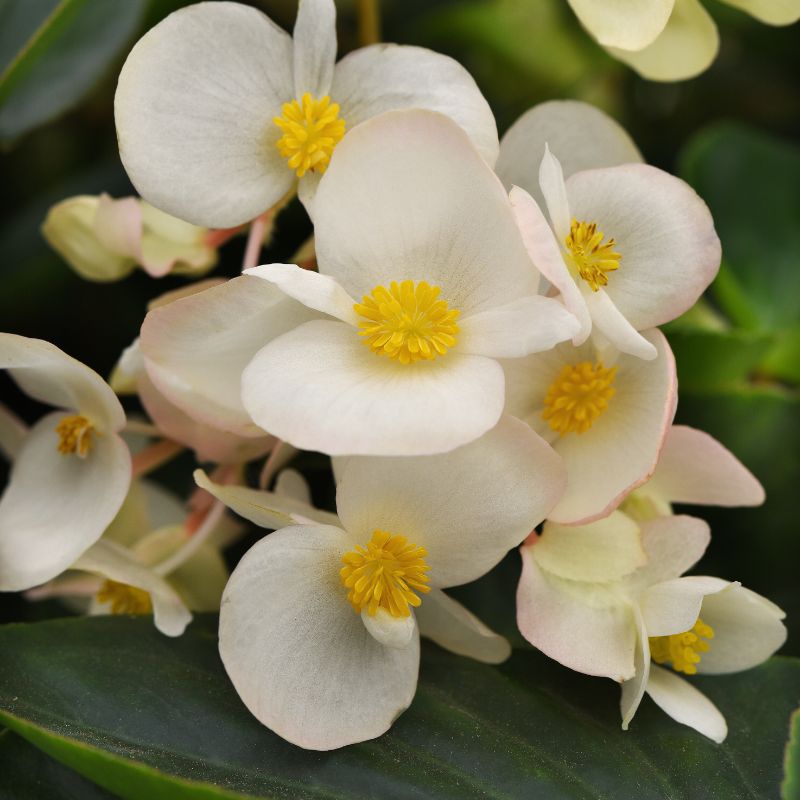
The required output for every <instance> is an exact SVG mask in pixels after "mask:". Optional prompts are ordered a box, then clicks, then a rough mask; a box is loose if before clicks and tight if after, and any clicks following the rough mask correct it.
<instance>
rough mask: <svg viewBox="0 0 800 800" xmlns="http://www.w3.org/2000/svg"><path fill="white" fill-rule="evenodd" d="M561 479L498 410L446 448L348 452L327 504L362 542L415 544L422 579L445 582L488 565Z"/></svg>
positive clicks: (522, 531)
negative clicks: (488, 423) (495, 419)
mask: <svg viewBox="0 0 800 800" xmlns="http://www.w3.org/2000/svg"><path fill="white" fill-rule="evenodd" d="M563 486H564V473H563V468H562V466H561V464H560V461H559V459H558V456H556V455H555V453H554V452H553V451H552V449H551V448H550V447H549V446H548V445H547V444H546V443H545V442H544V441H543V440H542V439H541V438H539V437H538V436H536V435H535V434H534V433H533V432H532V431H530V430H529V429H528V428H527V426H526V425H525V424H524V423H522V422H520V421H519V420H517V419H514V418H513V417H504V418H503V419H502V420H501V421H500V423H499V424H498V425H497V427H495V428H494V429H493V430H491V431H490V432H489V433H487V434H485V435H484V436H482V437H481V438H480V439H478V440H477V441H475V442H472V443H471V444H468V445H465V446H464V447H460V448H458V449H457V450H454V451H452V452H450V453H444V454H439V455H434V456H427V457H425V458H351V459H348V461H347V465H346V466H345V468H344V471H343V474H342V476H341V479H340V481H339V485H338V486H337V488H336V506H337V509H338V511H339V517H340V518H341V520H342V525H343V527H344V528H345V530H346V531H347V532H348V533H349V534H350V536H352V537H353V538H354V539H355V540H356V541H358V542H359V543H360V544H362V545H365V544H366V543H367V542H368V541H369V540H370V538H371V537H372V534H373V533H374V532H375V531H376V530H382V531H387V532H389V533H392V534H395V535H400V536H405V537H406V538H407V539H408V541H409V542H412V543H413V544H415V545H418V546H420V547H424V548H425V550H426V551H427V554H426V556H425V561H426V562H427V564H428V565H429V566H430V568H431V569H430V572H429V573H428V577H429V578H430V581H431V585H432V586H435V587H438V588H446V587H448V586H455V585H458V584H461V583H467V582H468V581H472V580H475V579H476V578H479V577H480V576H481V575H483V574H484V573H486V572H488V571H489V570H490V569H491V568H492V567H493V566H494V565H495V564H497V563H498V562H499V561H500V560H501V559H502V558H503V556H504V555H505V554H506V553H507V552H508V551H509V550H510V549H511V548H512V547H514V546H516V545H518V544H519V543H520V542H521V541H522V540H523V539H525V537H526V536H527V535H528V534H529V533H530V532H531V530H533V528H534V527H536V525H538V524H539V523H540V522H541V521H542V520H543V519H544V518H545V516H546V515H547V512H548V510H549V509H550V508H551V507H552V506H553V504H554V503H555V501H556V500H557V499H558V497H559V495H560V493H561V491H562V489H563ZM424 602H425V601H424V598H423V603H424Z"/></svg>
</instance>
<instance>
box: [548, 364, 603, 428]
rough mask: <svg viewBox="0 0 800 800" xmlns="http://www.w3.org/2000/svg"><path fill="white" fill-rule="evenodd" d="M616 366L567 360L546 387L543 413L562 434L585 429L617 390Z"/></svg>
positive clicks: (550, 423)
mask: <svg viewBox="0 0 800 800" xmlns="http://www.w3.org/2000/svg"><path fill="white" fill-rule="evenodd" d="M616 372H617V368H616V367H610V368H609V369H606V368H605V367H604V366H603V365H602V364H599V363H598V364H592V363H590V362H589V361H581V362H580V364H567V365H566V366H565V367H564V368H563V369H562V370H561V372H559V373H558V377H557V378H556V379H555V380H554V381H553V383H552V384H551V386H550V388H549V389H548V390H547V395H546V396H545V398H544V411H542V417H543V418H544V419H545V420H547V422H548V424H549V425H550V427H551V428H552V429H553V430H554V431H557V432H558V433H560V434H562V435H563V434H565V433H573V432H575V433H586V431H588V430H589V428H591V427H592V425H594V423H595V422H596V421H597V418H598V417H599V416H601V415H602V414H603V412H604V411H605V410H606V409H607V408H608V401H609V400H610V399H611V398H612V397H613V396H614V394H615V393H616V389H614V387H613V385H612V384H613V383H614V376H615V374H616Z"/></svg>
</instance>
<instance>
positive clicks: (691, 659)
mask: <svg viewBox="0 0 800 800" xmlns="http://www.w3.org/2000/svg"><path fill="white" fill-rule="evenodd" d="M713 638H714V629H713V628H712V627H711V626H710V625H706V624H705V622H703V620H701V619H700V618H699V617H698V618H697V622H695V624H694V626H693V627H692V628H691V629H690V630H688V631H684V632H683V633H673V634H672V636H651V637H650V638H649V642H650V657H651V658H652V659H653V661H655V662H656V664H670V665H671V666H672V669H674V670H675V672H683V673H685V674H686V675H694V674H695V673H696V672H697V664H699V663H700V658H701V656H700V653H706V652H708V649H709V648H710V647H711V645H710V644H709V643H708V642H707V641H706V639H713Z"/></svg>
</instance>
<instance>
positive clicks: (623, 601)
mask: <svg viewBox="0 0 800 800" xmlns="http://www.w3.org/2000/svg"><path fill="white" fill-rule="evenodd" d="M708 541H709V530H708V526H707V525H706V523H705V522H703V521H702V520H699V519H695V518H693V517H686V516H675V517H661V518H658V519H653V520H651V521H649V522H646V523H644V524H643V525H641V527H640V526H639V524H637V523H636V522H635V521H634V520H632V519H631V518H629V517H627V516H626V515H625V514H623V513H622V512H620V511H615V512H613V513H612V514H611V515H610V516H609V517H606V518H605V519H601V520H598V521H597V522H593V523H591V524H590V525H584V526H576V527H566V526H562V525H557V524H554V523H546V524H545V526H544V530H543V532H542V534H541V536H536V535H535V534H534V535H532V536H531V538H530V539H529V540H528V541H527V542H526V543H525V545H524V546H523V547H522V564H523V566H522V576H521V578H520V583H519V588H518V591H517V623H518V625H519V629H520V631H521V632H522V634H523V636H525V638H526V639H527V640H528V641H530V642H531V643H532V644H533V645H534V646H536V647H538V648H539V649H540V650H542V651H543V652H544V653H545V654H546V655H548V656H550V657H551V658H553V659H555V660H556V661H558V662H560V663H561V664H564V665H565V666H567V667H569V668H571V669H574V670H577V671H578V672H584V673H586V674H588V675H597V676H603V677H608V678H612V679H613V680H615V681H618V682H620V683H621V684H622V700H621V711H622V727H623V728H624V729H627V728H628V725H629V724H630V721H631V719H632V718H633V715H634V714H635V713H636V710H637V708H638V707H639V704H640V702H641V700H642V697H643V695H644V693H645V692H647V694H649V695H650V697H651V698H652V699H653V700H654V701H655V702H656V703H657V704H658V705H659V706H660V707H661V708H662V709H663V710H664V711H666V713H667V714H669V715H670V716H671V717H672V718H673V719H675V720H677V721H678V722H681V723H683V724H684V725H689V726H691V727H692V728H695V729H696V730H698V731H700V733H702V734H704V735H706V736H708V737H710V738H712V739H714V741H717V742H721V741H722V740H723V739H724V738H725V736H726V734H727V726H726V724H725V719H724V717H723V716H722V714H720V712H719V711H718V710H717V708H716V707H715V706H714V705H713V703H711V702H710V701H709V700H708V698H706V697H705V695H703V694H702V693H701V692H700V691H699V690H698V689H696V688H695V687H694V686H692V685H691V683H689V682H687V681H685V680H683V679H682V678H680V677H678V674H683V675H694V674H697V673H700V674H709V675H715V674H723V673H729V672H739V671H740V670H745V669H749V668H750V667H754V666H756V665H757V664H760V663H761V662H762V661H765V660H766V659H767V658H769V656H771V655H772V654H773V653H774V652H775V651H776V650H777V649H778V648H779V647H780V646H781V645H782V644H783V642H784V641H785V639H786V628H785V627H784V625H783V623H782V622H781V620H782V619H783V617H784V613H783V612H782V611H781V609H779V608H778V607H777V606H775V605H774V604H773V603H771V602H769V600H766V599H765V598H763V597H761V596H760V595H758V594H756V593H755V592H751V591H749V590H748V589H745V588H743V587H742V586H740V585H739V584H738V583H731V582H729V581H724V580H720V579H719V578H710V577H705V576H690V577H681V576H682V575H683V573H684V572H686V570H688V569H690V568H691V567H692V566H693V565H694V564H695V563H696V562H697V561H698V560H699V559H700V557H701V556H702V555H703V553H704V551H705V549H706V547H707V545H708Z"/></svg>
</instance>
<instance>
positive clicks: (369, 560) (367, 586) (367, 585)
mask: <svg viewBox="0 0 800 800" xmlns="http://www.w3.org/2000/svg"><path fill="white" fill-rule="evenodd" d="M426 554H427V553H426V550H425V548H424V547H417V545H415V544H409V543H408V539H406V537H405V536H393V535H392V534H391V533H387V532H386V531H375V532H374V533H373V534H372V539H370V540H369V542H367V546H366V547H361V545H358V546H357V547H356V549H355V550H351V551H350V552H349V553H346V554H345V555H344V556H343V557H342V563H343V564H344V567H342V569H341V570H340V572H339V575H340V576H341V579H342V583H343V584H344V586H345V588H347V589H348V590H349V591H348V593H347V599H348V600H349V601H350V603H351V605H352V606H353V608H354V609H355V610H356V611H357V612H358V613H361V612H362V611H363V610H364V609H366V610H367V613H368V614H369V615H370V616H375V614H376V613H377V611H378V609H379V608H382V609H383V610H384V611H387V612H388V613H389V614H391V615H392V616H393V617H407V616H408V615H409V614H410V613H411V611H410V610H409V608H408V607H409V605H412V606H415V607H416V606H418V605H420V604H421V603H422V600H420V598H419V597H417V595H416V594H415V593H414V590H416V591H417V592H422V593H426V592H429V591H430V586H426V584H427V582H428V576H427V575H426V574H425V573H426V572H427V571H428V570H429V569H430V567H429V566H428V565H427V564H426V563H425V560H424V556H425V555H426Z"/></svg>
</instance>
